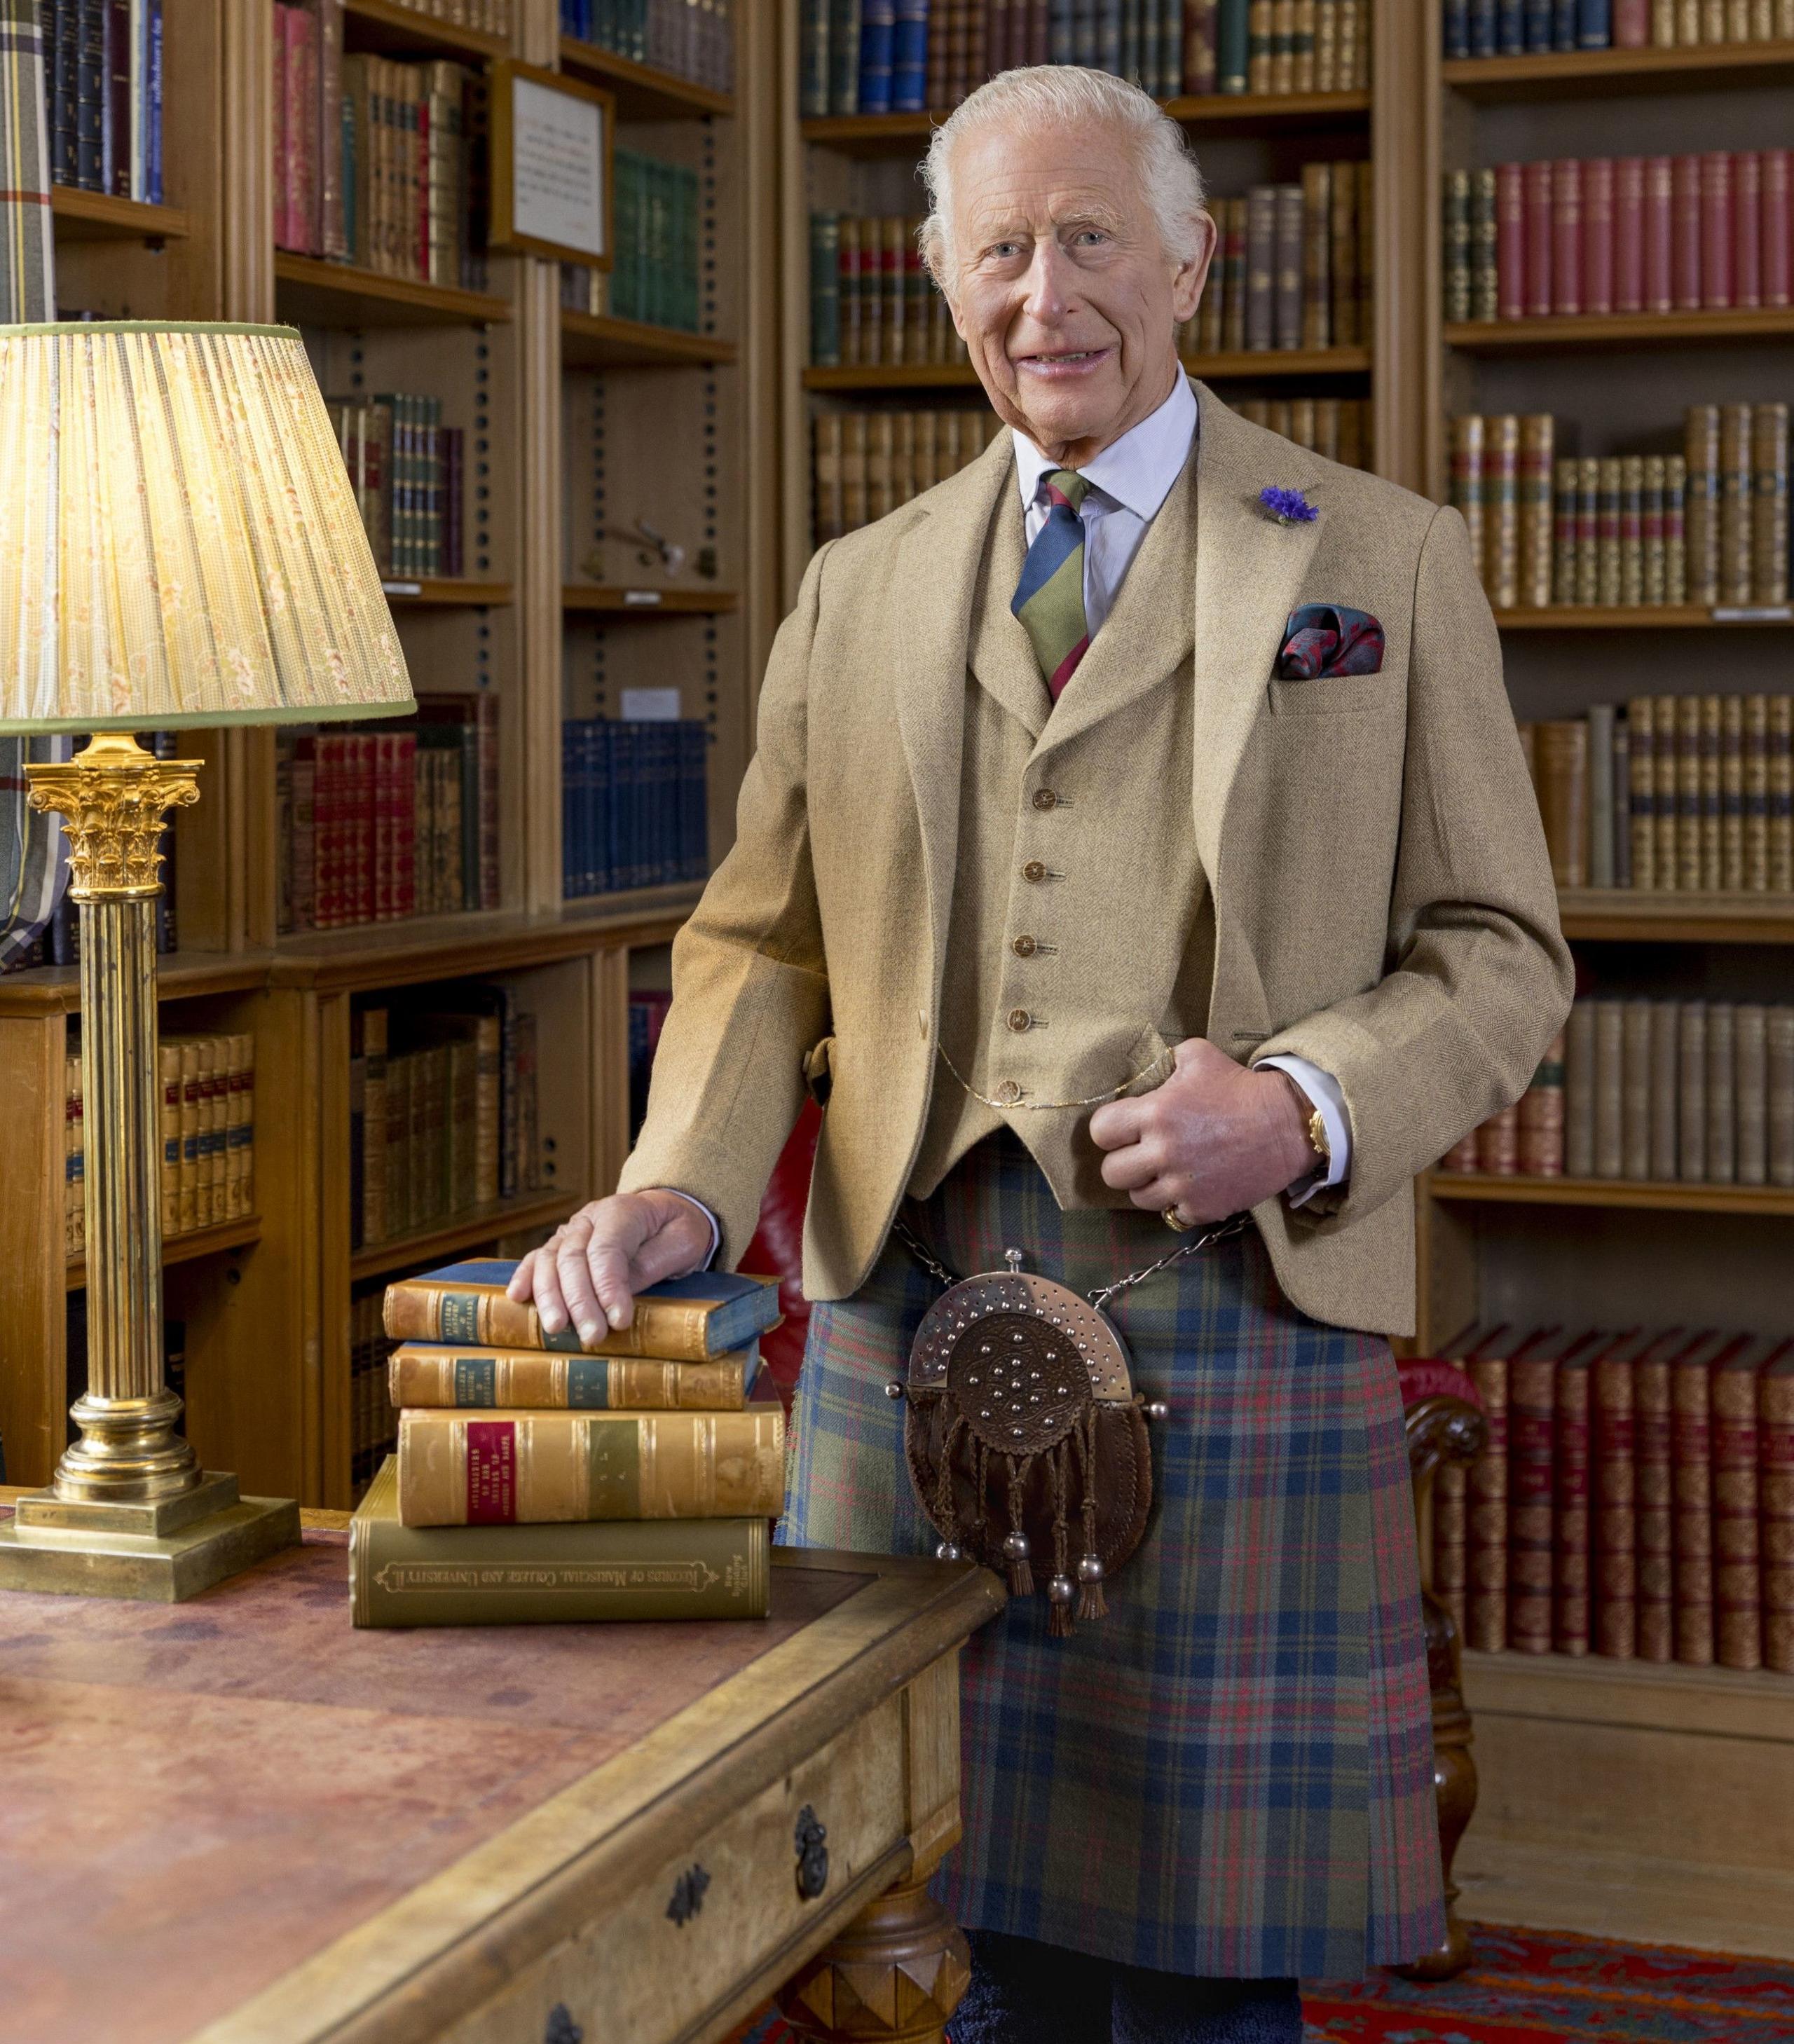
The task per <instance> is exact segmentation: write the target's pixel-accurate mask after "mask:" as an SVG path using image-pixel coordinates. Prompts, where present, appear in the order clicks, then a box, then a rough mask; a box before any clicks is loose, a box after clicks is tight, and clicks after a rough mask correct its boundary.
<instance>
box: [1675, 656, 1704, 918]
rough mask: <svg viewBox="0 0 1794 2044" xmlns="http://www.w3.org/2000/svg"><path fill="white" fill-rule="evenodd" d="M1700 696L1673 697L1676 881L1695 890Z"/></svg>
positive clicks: (1697, 878)
mask: <svg viewBox="0 0 1794 2044" xmlns="http://www.w3.org/2000/svg"><path fill="white" fill-rule="evenodd" d="M1700 784H1701V773H1700V697H1699V696H1677V697H1676V885H1677V888H1678V889H1680V890H1681V892H1682V893H1699V891H1700V886H1701V867H1700V840H1701V828H1700V802H1701V785H1700Z"/></svg>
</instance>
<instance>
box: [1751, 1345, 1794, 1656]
mask: <svg viewBox="0 0 1794 2044" xmlns="http://www.w3.org/2000/svg"><path fill="white" fill-rule="evenodd" d="M1757 1454H1758V1463H1757V1476H1758V1485H1759V1486H1760V1490H1761V1498H1760V1504H1759V1515H1760V1516H1759V1519H1758V1526H1759V1530H1760V1533H1761V1540H1762V1569H1763V1665H1764V1666H1765V1667H1766V1668H1773V1669H1776V1670H1777V1672H1778V1673H1781V1674H1784V1675H1794V1348H1788V1349H1781V1350H1777V1352H1776V1354H1774V1355H1773V1356H1772V1357H1770V1358H1769V1361H1768V1362H1766V1363H1765V1364H1764V1366H1763V1368H1762V1371H1761V1374H1760V1375H1759V1376H1758V1379H1757Z"/></svg>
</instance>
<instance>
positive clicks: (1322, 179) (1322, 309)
mask: <svg viewBox="0 0 1794 2044" xmlns="http://www.w3.org/2000/svg"><path fill="white" fill-rule="evenodd" d="M1332 240H1333V167H1332V165H1331V163H1304V165H1303V166H1302V317H1301V335H1302V345H1303V347H1304V348H1329V347H1331V345H1332V344H1333V275H1332Z"/></svg>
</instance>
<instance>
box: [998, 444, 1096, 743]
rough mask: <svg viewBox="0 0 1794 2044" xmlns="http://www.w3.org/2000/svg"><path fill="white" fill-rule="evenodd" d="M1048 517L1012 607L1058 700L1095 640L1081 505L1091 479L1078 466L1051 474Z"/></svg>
mask: <svg viewBox="0 0 1794 2044" xmlns="http://www.w3.org/2000/svg"><path fill="white" fill-rule="evenodd" d="M1045 486H1046V490H1047V522H1046V524H1043V526H1042V527H1041V528H1040V530H1039V532H1038V533H1036V534H1035V540H1034V544H1033V545H1032V546H1031V547H1030V548H1028V558H1027V559H1026V560H1024V562H1023V563H1022V578H1021V580H1020V582H1018V583H1016V593H1015V595H1014V596H1013V597H1012V599H1011V600H1010V603H1009V608H1010V609H1011V610H1012V611H1013V612H1014V613H1015V614H1016V617H1019V618H1020V620H1021V621H1022V624H1023V625H1024V627H1025V628H1026V630H1027V632H1028V638H1029V640H1031V643H1032V644H1033V647H1034V657H1035V659H1036V660H1038V661H1039V663H1040V672H1041V674H1042V675H1043V677H1044V678H1045V680H1046V683H1047V690H1048V691H1049V693H1050V694H1051V696H1052V698H1053V700H1054V701H1055V702H1057V701H1058V699H1059V696H1060V694H1061V692H1062V690H1063V689H1064V687H1065V685H1066V682H1069V681H1070V679H1071V678H1072V676H1073V675H1074V674H1075V673H1076V672H1077V671H1078V662H1079V661H1080V660H1081V659H1083V657H1084V654H1085V648H1086V647H1088V646H1089V644H1090V631H1089V626H1088V625H1087V624H1085V619H1084V521H1083V520H1082V519H1081V517H1079V516H1078V506H1079V505H1081V503H1082V502H1083V501H1084V493H1085V491H1086V490H1088V489H1089V487H1090V486H1089V482H1087V481H1086V480H1085V478H1084V477H1082V476H1081V475H1080V474H1078V471H1076V470H1075V469H1072V468H1055V470H1053V471H1052V472H1051V474H1049V475H1047V477H1046V478H1045Z"/></svg>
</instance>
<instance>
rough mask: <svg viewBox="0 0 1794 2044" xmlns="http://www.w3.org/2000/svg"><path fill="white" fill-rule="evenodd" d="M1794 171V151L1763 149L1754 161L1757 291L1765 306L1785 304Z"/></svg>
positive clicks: (1792, 247)
mask: <svg viewBox="0 0 1794 2044" xmlns="http://www.w3.org/2000/svg"><path fill="white" fill-rule="evenodd" d="M1790 171H1794V150H1788V149H1765V150H1763V151H1762V152H1761V154H1760V155H1759V156H1758V159H1757V182H1758V190H1759V194H1760V198H1759V205H1760V207H1761V217H1762V236H1763V240H1762V248H1761V258H1760V261H1759V264H1758V271H1759V279H1760V282H1759V288H1760V289H1761V294H1762V300H1763V303H1764V304H1765V305H1786V304H1787V303H1788V271H1789V268H1790V267H1791V259H1794V240H1790V238H1789V233H1788V217H1789V216H1788V180H1789V175H1790Z"/></svg>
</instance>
